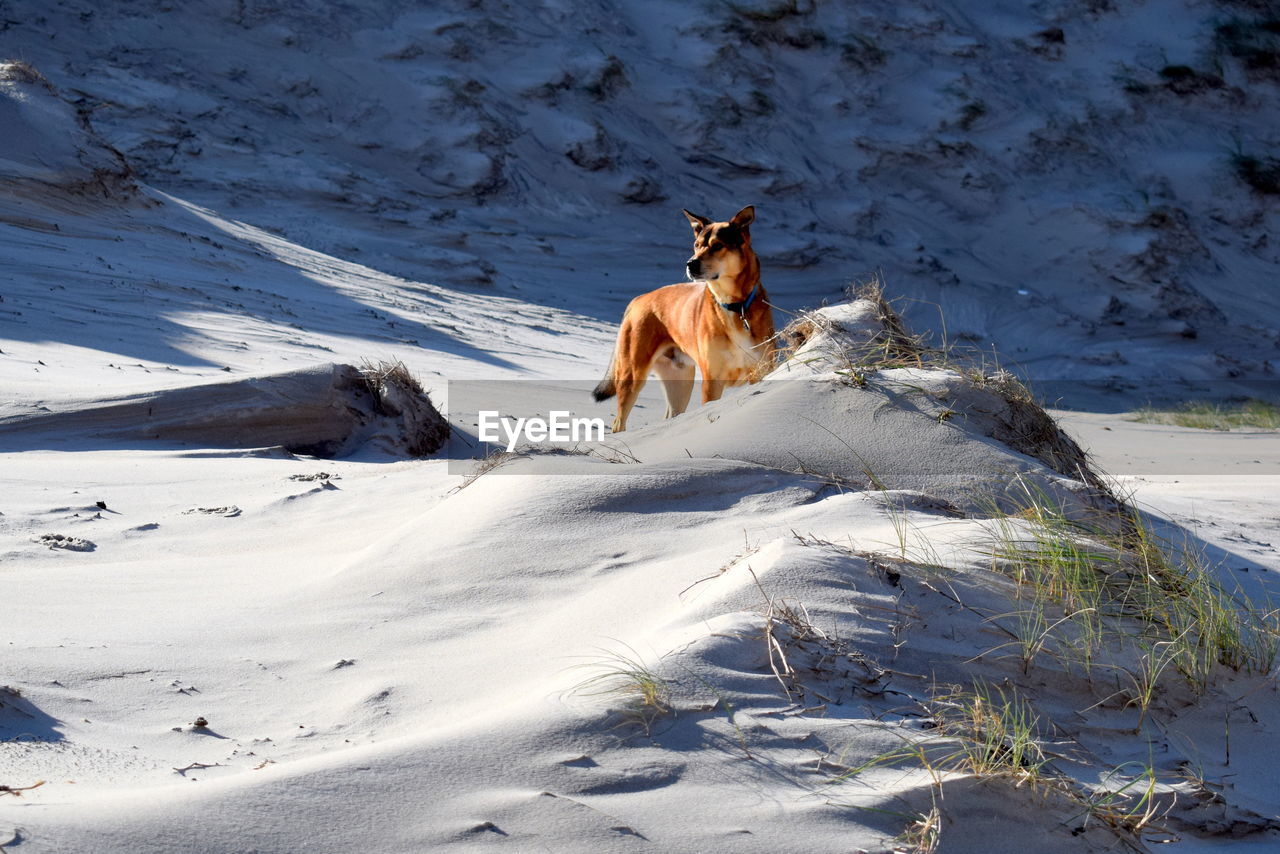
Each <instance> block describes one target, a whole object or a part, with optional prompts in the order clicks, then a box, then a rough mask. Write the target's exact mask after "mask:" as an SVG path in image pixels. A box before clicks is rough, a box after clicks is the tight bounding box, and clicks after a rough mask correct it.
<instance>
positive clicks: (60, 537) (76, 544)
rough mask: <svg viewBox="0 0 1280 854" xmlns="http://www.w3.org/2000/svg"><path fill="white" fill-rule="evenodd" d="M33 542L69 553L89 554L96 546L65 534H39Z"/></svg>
mask: <svg viewBox="0 0 1280 854" xmlns="http://www.w3.org/2000/svg"><path fill="white" fill-rule="evenodd" d="M33 542H37V543H39V544H40V545H42V546H48V547H49V548H51V549H65V550H66V551H69V552H91V551H93V550H94V549H96V548H97V547H98V546H97V545H96V544H94V543H91V542H89V541H88V540H85V539H82V538H80V537H68V536H67V535H66V534H41V535H40V536H39V537H37V538H36V539H35V540H33Z"/></svg>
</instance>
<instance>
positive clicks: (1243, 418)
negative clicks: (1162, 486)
mask: <svg viewBox="0 0 1280 854" xmlns="http://www.w3.org/2000/svg"><path fill="white" fill-rule="evenodd" d="M1129 420H1130V421H1139V422H1142V423H1144V424H1172V425H1176V426H1178V427H1194V428H1195V429H1197V430H1235V429H1237V428H1240V427H1255V428H1259V429H1263V430H1277V429H1280V406H1276V404H1274V403H1271V402H1270V401H1266V400H1246V401H1244V402H1242V403H1231V404H1223V403H1209V402H1206V401H1189V402H1187V403H1184V404H1182V405H1180V406H1176V407H1174V408H1172V409H1157V408H1155V407H1152V406H1144V407H1142V408H1141V409H1138V410H1136V411H1135V412H1134V413H1133V414H1132V415H1131V416H1130V417H1129Z"/></svg>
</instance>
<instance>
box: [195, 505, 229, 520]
mask: <svg viewBox="0 0 1280 854" xmlns="http://www.w3.org/2000/svg"><path fill="white" fill-rule="evenodd" d="M192 513H202V514H204V515H205V516H221V517H223V518H224V519H231V518H233V517H235V516H239V515H240V508H239V507H237V506H235V505H234V504H228V505H227V506H226V507H192V508H191V509H190V510H183V511H182V515H183V516H190V515H191V514H192Z"/></svg>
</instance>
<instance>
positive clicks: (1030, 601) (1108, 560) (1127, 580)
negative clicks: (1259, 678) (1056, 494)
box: [983, 483, 1280, 718]
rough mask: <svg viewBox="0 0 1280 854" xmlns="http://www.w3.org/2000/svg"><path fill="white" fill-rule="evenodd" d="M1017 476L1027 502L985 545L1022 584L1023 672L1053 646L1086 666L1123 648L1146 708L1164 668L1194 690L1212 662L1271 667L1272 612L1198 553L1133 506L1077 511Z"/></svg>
mask: <svg viewBox="0 0 1280 854" xmlns="http://www.w3.org/2000/svg"><path fill="white" fill-rule="evenodd" d="M1023 485H1024V492H1025V496H1026V499H1027V501H1026V503H1025V505H1024V506H1023V507H1022V508H1021V509H1020V510H1018V511H1016V512H1014V513H1011V514H1005V515H996V516H995V518H993V519H992V520H991V522H990V523H989V524H988V526H987V532H988V534H989V536H990V541H989V542H988V543H987V544H985V546H983V548H984V549H985V550H986V553H987V554H988V555H989V556H990V558H991V560H992V568H993V569H995V570H996V571H998V572H1001V573H1003V574H1005V575H1007V576H1009V577H1010V578H1012V579H1013V580H1014V581H1016V582H1017V583H1018V597H1019V602H1020V604H1022V605H1025V608H1024V609H1023V611H1020V612H1018V617H1019V619H1018V621H1017V623H1016V625H1017V626H1018V628H1016V629H1014V632H1015V634H1017V636H1018V641H1019V643H1020V644H1021V646H1022V649H1023V658H1024V670H1025V669H1026V668H1027V667H1029V666H1030V664H1031V663H1032V662H1033V660H1034V657H1035V655H1036V654H1038V653H1039V652H1040V651H1041V650H1044V649H1048V648H1052V649H1053V650H1054V651H1055V654H1056V655H1057V656H1058V657H1059V658H1060V659H1062V660H1064V662H1071V663H1075V664H1079V665H1082V666H1083V668H1084V671H1085V672H1086V674H1087V673H1088V671H1089V669H1090V666H1091V664H1092V662H1093V661H1094V660H1095V658H1096V656H1097V655H1098V654H1099V653H1101V652H1103V651H1104V650H1106V649H1111V650H1115V649H1117V648H1120V649H1125V648H1127V649H1128V650H1130V651H1131V652H1132V654H1133V655H1134V657H1135V663H1134V665H1133V666H1132V667H1129V668H1127V669H1126V670H1125V672H1126V673H1127V674H1128V677H1127V678H1128V679H1129V680H1130V681H1131V682H1132V684H1133V690H1132V692H1131V697H1130V703H1131V704H1132V705H1136V706H1137V707H1138V708H1139V710H1140V714H1141V716H1142V717H1143V718H1145V717H1146V714H1147V712H1148V710H1149V708H1150V706H1151V704H1152V702H1153V701H1154V699H1155V697H1156V695H1157V693H1158V691H1157V686H1158V684H1159V683H1160V681H1161V678H1162V677H1163V676H1164V674H1166V673H1177V674H1179V675H1180V676H1181V677H1182V678H1183V679H1184V680H1185V682H1186V684H1187V685H1188V686H1189V687H1190V688H1191V689H1192V691H1193V693H1195V694H1196V695H1199V694H1202V693H1204V691H1205V690H1207V688H1208V687H1209V685H1210V684H1211V682H1212V680H1213V678H1214V674H1215V671H1216V670H1217V668H1219V667H1225V668H1228V669H1230V670H1232V671H1236V672H1245V673H1268V672H1270V671H1271V669H1272V667H1273V666H1274V664H1275V660H1276V655H1277V649H1278V647H1280V623H1278V622H1277V612H1276V610H1275V609H1274V608H1271V607H1269V606H1264V605H1259V604H1258V603H1254V602H1252V601H1250V600H1249V598H1248V597H1247V596H1245V595H1244V594H1243V593H1241V592H1240V591H1238V590H1228V589H1226V588H1225V587H1224V586H1223V584H1222V582H1221V581H1220V580H1219V579H1220V578H1221V577H1222V576H1221V574H1219V573H1217V572H1215V571H1214V568H1213V567H1211V566H1209V565H1208V563H1207V561H1206V559H1205V556H1204V555H1203V554H1202V553H1201V552H1199V551H1198V550H1196V549H1195V548H1194V547H1192V546H1191V545H1190V544H1187V543H1182V544H1179V543H1174V542H1169V541H1167V540H1164V539H1163V538H1162V537H1160V536H1159V534H1158V533H1157V532H1156V531H1155V530H1154V529H1153V528H1152V527H1151V524H1150V522H1149V520H1148V518H1147V517H1146V516H1145V515H1144V514H1143V513H1141V512H1139V511H1137V510H1132V509H1130V508H1129V507H1128V505H1121V506H1119V507H1117V508H1115V509H1113V510H1111V511H1107V512H1103V511H1099V513H1098V514H1097V516H1096V517H1095V518H1093V519H1089V520H1081V519H1080V518H1078V517H1076V518H1073V517H1072V516H1071V515H1069V514H1068V513H1067V512H1066V511H1065V510H1064V508H1063V507H1061V506H1060V505H1058V504H1055V503H1054V502H1053V501H1051V500H1050V499H1049V498H1048V497H1047V496H1045V495H1043V494H1042V493H1037V492H1035V491H1034V490H1032V489H1031V488H1030V487H1029V486H1026V485H1025V483H1024V484H1023ZM1024 612H1025V613H1024ZM1051 638H1052V642H1051V640H1050V639H1051Z"/></svg>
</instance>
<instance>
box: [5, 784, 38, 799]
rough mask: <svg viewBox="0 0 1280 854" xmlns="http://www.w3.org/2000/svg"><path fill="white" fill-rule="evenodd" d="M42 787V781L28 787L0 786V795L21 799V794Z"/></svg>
mask: <svg viewBox="0 0 1280 854" xmlns="http://www.w3.org/2000/svg"><path fill="white" fill-rule="evenodd" d="M43 785H44V780H36V781H35V782H34V783H32V784H31V785H30V786H5V785H0V795H13V796H14V797H15V798H20V797H22V793H23V792H29V791H31V790H32V789H38V788H40V787H41V786H43Z"/></svg>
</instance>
